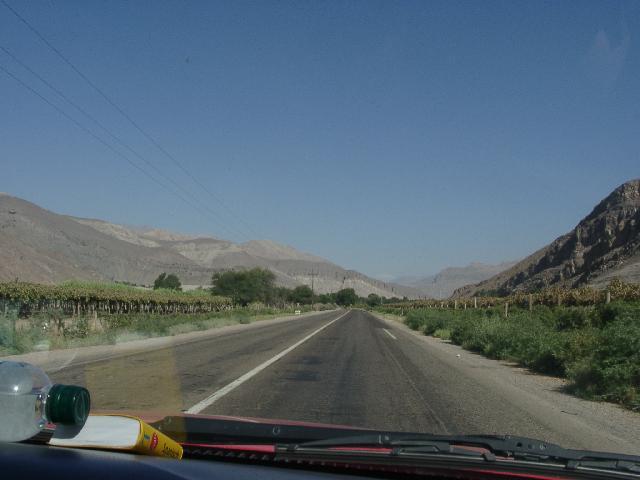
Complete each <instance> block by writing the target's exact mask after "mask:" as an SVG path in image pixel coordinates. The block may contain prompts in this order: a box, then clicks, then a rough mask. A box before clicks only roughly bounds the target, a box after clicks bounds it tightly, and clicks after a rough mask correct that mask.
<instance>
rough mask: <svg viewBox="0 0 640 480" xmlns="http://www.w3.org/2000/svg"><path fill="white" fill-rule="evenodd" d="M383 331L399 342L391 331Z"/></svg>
mask: <svg viewBox="0 0 640 480" xmlns="http://www.w3.org/2000/svg"><path fill="white" fill-rule="evenodd" d="M383 330H384V331H385V332H387V335H389V336H390V337H391V338H393V339H394V340H397V338H396V336H395V335H394V334H393V333H391V332H390V331H389V330H387V329H386V328H383Z"/></svg>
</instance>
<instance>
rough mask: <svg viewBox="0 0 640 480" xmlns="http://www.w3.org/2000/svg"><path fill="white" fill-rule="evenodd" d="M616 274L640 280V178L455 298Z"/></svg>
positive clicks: (596, 282)
mask: <svg viewBox="0 0 640 480" xmlns="http://www.w3.org/2000/svg"><path fill="white" fill-rule="evenodd" d="M613 278H620V279H621V280H623V281H627V282H634V283H640V179H637V180H631V181H629V182H626V183H624V184H623V185H621V186H619V187H618V188H616V189H615V190H614V191H613V192H612V193H611V194H609V195H608V196H607V197H606V198H605V199H604V200H602V201H601V202H600V203H598V205H596V207H595V208H594V209H593V211H592V212H591V213H590V214H589V215H587V216H586V217H585V218H584V219H582V220H581V221H580V223H578V225H576V227H575V228H574V229H573V230H571V231H570V232H569V233H567V234H565V235H562V236H560V237H558V238H556V239H555V240H554V241H553V242H551V243H550V244H549V245H547V246H546V247H544V248H541V249H540V250H538V251H537V252H535V253H533V254H531V255H529V256H528V257H527V258H525V259H524V260H522V261H520V262H518V263H516V264H515V265H513V266H512V267H511V268H509V269H507V270H505V271H503V272H501V273H498V274H497V275H494V276H493V277H491V278H489V279H487V280H484V281H482V282H480V283H477V284H475V285H469V286H466V287H463V288H460V289H459V290H457V291H456V292H455V296H471V295H477V294H479V293H482V292H487V293H498V294H504V293H511V292H514V291H524V292H527V291H534V290H538V289H540V288H544V287H548V286H551V285H558V286H564V287H577V286H581V285H591V286H595V287H598V288H599V287H604V286H606V285H607V284H608V283H609V282H610V281H611V280H612V279H613Z"/></svg>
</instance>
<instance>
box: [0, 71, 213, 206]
mask: <svg viewBox="0 0 640 480" xmlns="http://www.w3.org/2000/svg"><path fill="white" fill-rule="evenodd" d="M0 71H2V72H4V73H5V74H6V75H8V76H9V77H11V78H12V79H13V80H15V81H16V82H17V83H18V84H19V85H21V86H22V87H24V88H25V89H27V90H29V91H30V92H31V93H33V94H34V95H36V96H37V97H38V98H40V99H41V100H42V101H43V102H45V103H46V104H48V105H49V106H50V107H52V108H53V109H55V110H56V111H57V112H58V113H59V114H60V115H62V116H64V117H65V118H66V119H67V120H69V121H70V122H72V123H73V124H74V125H76V126H77V127H78V128H79V129H81V130H82V131H83V132H85V133H86V134H88V135H90V136H91V137H93V138H94V139H95V140H97V141H98V142H100V143H101V144H102V145H104V146H105V147H107V148H108V149H109V150H111V151H112V152H113V153H115V154H116V155H118V156H119V157H120V158H122V159H123V160H125V161H126V162H127V163H128V164H129V165H131V166H132V167H133V168H135V169H136V170H138V171H139V172H141V173H142V174H143V175H145V176H146V177H147V178H149V179H150V180H151V181H153V182H154V183H156V184H158V185H159V186H160V187H162V188H163V189H165V190H167V191H169V192H170V193H172V194H173V195H175V196H176V197H178V198H179V199H180V200H182V201H183V202H184V203H186V204H187V205H188V206H190V207H192V208H195V209H196V210H197V211H198V212H199V213H200V214H201V215H203V216H204V217H205V218H207V216H206V215H205V214H203V212H202V209H201V208H200V207H199V206H198V205H195V204H193V203H191V202H190V201H189V200H188V199H186V198H184V197H183V196H182V195H180V193H178V192H176V191H175V190H172V189H171V188H170V187H168V186H167V185H166V184H164V183H162V182H161V181H160V180H158V179H157V178H155V177H154V176H153V175H151V174H149V173H148V172H147V171H146V170H144V169H143V168H141V167H140V166H139V165H138V164H137V163H135V162H133V161H132V160H131V159H130V158H129V157H127V156H126V155H125V154H123V153H122V152H120V151H119V150H117V149H116V148H114V147H113V146H112V145H111V144H109V143H108V142H106V141H105V140H104V139H102V138H101V137H100V136H98V135H97V134H96V133H94V132H93V131H91V130H90V129H89V128H87V127H85V126H84V125H82V124H81V123H80V122H79V121H77V120H76V119H75V118H73V117H72V116H71V115H69V114H68V113H67V112H65V111H64V110H62V109H61V108H60V107H59V106H58V105H56V104H55V103H53V102H52V101H50V100H49V99H47V98H46V97H45V96H43V95H42V94H41V93H40V92H38V91H37V90H35V89H34V88H33V87H31V86H30V85H29V84H27V83H25V82H24V81H23V80H21V79H20V78H19V77H17V76H16V75H14V74H13V73H11V72H10V71H9V70H7V69H6V68H5V67H4V66H2V65H1V64H0Z"/></svg>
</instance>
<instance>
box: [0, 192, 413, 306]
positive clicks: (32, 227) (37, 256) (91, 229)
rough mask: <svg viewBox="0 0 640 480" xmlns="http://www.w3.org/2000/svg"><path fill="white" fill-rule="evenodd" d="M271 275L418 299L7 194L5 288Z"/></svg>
mask: <svg viewBox="0 0 640 480" xmlns="http://www.w3.org/2000/svg"><path fill="white" fill-rule="evenodd" d="M252 267H263V268H268V269H270V270H271V271H273V272H274V273H275V275H276V279H277V283H278V284H280V285H283V286H287V287H294V286H297V285H312V284H313V287H314V290H315V291H316V292H318V293H326V292H332V291H337V290H339V289H340V288H354V289H355V290H356V292H357V293H358V294H359V295H363V296H366V295H368V294H370V293H375V294H377V295H382V296H386V297H392V296H399V297H402V296H408V297H415V296H418V294H419V293H418V292H417V291H416V290H415V289H413V288H411V287H407V286H402V285H395V284H392V283H385V282H382V281H379V280H376V279H373V278H370V277H367V276H366V275H363V274H361V273H359V272H355V271H352V270H346V269H344V268H342V267H340V266H338V265H336V264H334V263H332V262H330V261H328V260H325V259H323V258H321V257H317V256H315V255H311V254H308V253H303V252H300V251H298V250H296V249H294V248H292V247H289V246H286V245H281V244H278V243H276V242H272V241H269V240H253V241H250V242H247V243H243V244H237V243H233V242H230V241H227V240H222V239H219V238H215V237H211V236H193V235H182V234H179V233H173V232H167V231H163V230H158V229H154V228H144V227H130V226H125V225H118V224H113V223H109V222H105V221H102V220H97V219H86V218H76V217H70V216H66V215H58V214H56V213H53V212H50V211H48V210H45V209H43V208H40V207H38V206H37V205H34V204H33V203H30V202H27V201H25V200H22V199H19V198H15V197H12V196H9V195H6V194H0V281H2V280H13V279H15V278H19V279H20V280H25V281H33V282H41V283H54V282H61V281H64V280H70V279H78V280H94V281H127V282H131V283H135V284H139V285H149V284H152V283H153V280H154V279H155V278H156V277H157V276H158V274H160V273H161V272H172V273H176V274H177V275H178V277H180V279H181V281H182V283H183V284H184V285H191V286H195V285H207V284H209V283H210V279H211V274H212V273H213V272H214V271H219V270H225V269H237V268H252Z"/></svg>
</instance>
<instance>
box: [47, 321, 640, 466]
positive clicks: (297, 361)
mask: <svg viewBox="0 0 640 480" xmlns="http://www.w3.org/2000/svg"><path fill="white" fill-rule="evenodd" d="M251 327H252V328H247V329H246V330H243V329H235V330H233V331H230V332H229V333H224V332H221V334H220V335H217V336H215V337H210V338H209V337H207V338H202V339H201V340H196V341H192V342H190V343H185V344H181V345H175V346H172V347H168V348H161V349H156V350H152V351H144V352H140V353H134V354H128V355H125V356H121V357H118V358H111V359H108V360H100V361H92V362H89V363H84V364H80V365H74V364H73V363H71V364H70V365H69V366H67V367H66V368H63V369H61V370H58V371H56V372H53V373H51V376H52V379H53V380H54V381H56V382H60V383H77V384H82V385H86V386H87V387H88V388H89V389H90V391H91V393H92V401H93V405H94V407H95V408H99V409H125V410H145V411H148V412H154V411H178V410H182V411H190V412H194V413H202V414H216V415H231V416H248V417H259V418H271V419H287V420H301V421H311V422H320V423H334V424H347V425H354V426H360V427H369V428H376V429H385V430H403V431H421V432H433V433H451V434H465V433H467V434H468V433H503V434H504V433H509V434H515V435H524V436H529V437H535V438H541V439H545V440H547V441H553V442H556V443H560V444H562V445H564V446H567V447H572V448H589V449H600V450H611V451H620V452H626V453H636V454H640V415H639V414H637V413H633V412H628V411H624V410H622V409H620V408H618V407H615V406H613V405H608V404H601V403H594V402H586V401H583V400H579V399H575V398H574V397H571V396H569V395H565V394H564V393H562V390H561V387H562V385H561V382H560V381H559V380H556V379H550V378H548V377H539V376H537V375H532V374H529V373H528V372H526V371H524V370H522V369H517V368H514V367H513V366H510V365H506V364H504V363H501V362H496V361H493V360H488V359H484V358H482V357H480V356H477V355H473V354H470V353H468V352H465V351H463V350H461V349H459V347H456V346H453V345H449V344H446V343H444V342H441V341H439V340H436V339H432V338H428V337H424V336H421V335H418V334H416V333H415V332H412V331H410V330H408V329H407V328H406V327H404V326H403V325H400V324H398V323H396V322H391V321H386V320H382V319H380V318H377V317H375V316H373V315H371V314H369V313H367V312H363V311H359V310H353V311H349V312H344V311H340V312H329V313H323V314H318V315H314V316H309V317H304V318H298V319H294V320H291V321H286V322H269V321H264V322H260V324H259V325H258V324H254V325H251Z"/></svg>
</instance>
